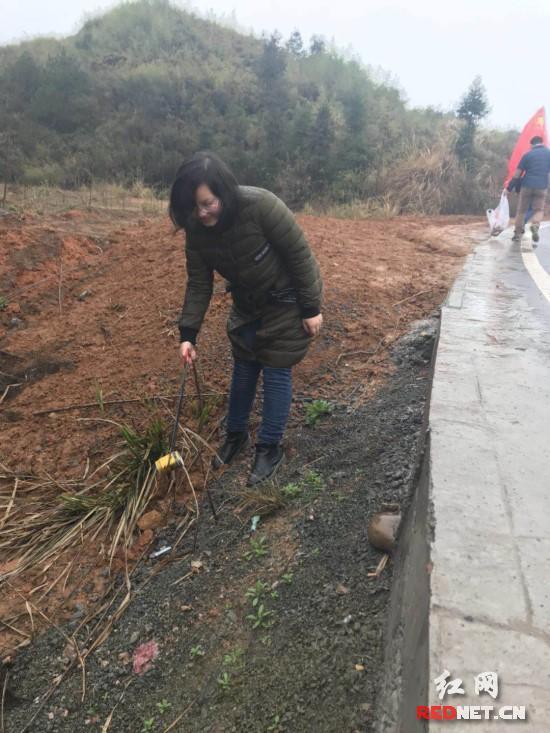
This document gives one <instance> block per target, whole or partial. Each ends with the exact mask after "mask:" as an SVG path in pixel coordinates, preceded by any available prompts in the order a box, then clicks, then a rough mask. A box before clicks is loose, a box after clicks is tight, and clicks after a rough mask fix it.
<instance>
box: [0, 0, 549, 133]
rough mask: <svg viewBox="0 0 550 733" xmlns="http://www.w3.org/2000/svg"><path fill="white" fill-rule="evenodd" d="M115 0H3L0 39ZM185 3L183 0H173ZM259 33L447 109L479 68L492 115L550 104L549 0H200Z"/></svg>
mask: <svg viewBox="0 0 550 733" xmlns="http://www.w3.org/2000/svg"><path fill="white" fill-rule="evenodd" d="M114 4H116V3H114V2H112V0H46V2H45V1H44V0H18V1H17V2H16V1H15V0H10V1H9V2H8V0H0V44H4V43H8V42H11V41H14V40H19V39H22V38H30V37H33V36H36V35H48V34H62V35H65V34H69V33H73V32H75V31H76V30H77V29H78V27H79V25H80V24H81V23H82V21H83V19H84V18H85V17H86V16H88V15H89V14H95V13H97V12H98V11H100V10H101V9H104V8H108V7H110V6H112V5H114ZM179 4H183V3H181V2H180V3H179ZM195 7H196V8H197V9H198V10H199V11H200V12H201V13H202V14H205V13H207V12H208V11H209V10H212V11H213V12H214V13H215V14H217V15H218V16H226V17H229V16H230V15H231V14H232V13H234V15H235V17H236V20H237V22H238V23H239V25H240V26H242V27H243V28H245V29H252V30H254V31H255V32H256V33H261V32H262V31H267V32H271V31H274V30H276V29H277V30H279V31H280V32H281V33H282V34H283V36H284V37H287V36H288V35H289V34H290V33H291V31H292V30H294V29H298V30H299V31H300V32H301V33H302V36H303V37H304V39H309V38H310V37H311V36H312V35H313V34H319V35H323V36H325V37H326V38H328V39H333V40H334V41H335V43H336V45H337V46H338V47H340V48H343V49H348V48H351V49H352V50H353V51H354V52H355V53H356V55H357V56H359V57H360V58H361V60H362V61H363V62H364V63H366V64H369V65H371V66H375V67H377V66H380V67H383V68H384V69H385V70H386V71H388V72H390V73H391V74H392V75H393V76H394V77H395V79H396V80H397V81H398V83H399V86H400V87H401V88H402V89H403V91H404V92H405V94H406V97H407V98H408V100H409V102H410V104H411V105H415V106H426V105H431V106H434V107H441V108H443V109H448V108H450V107H453V106H454V105H456V102H457V100H459V99H460V96H461V95H462V94H463V92H464V91H465V90H466V89H467V87H468V86H469V84H470V82H471V81H472V79H473V78H474V77H475V76H476V75H478V74H479V75H481V77H482V79H483V82H484V84H485V86H486V88H487V92H488V96H489V101H490V104H491V107H492V111H491V115H490V118H489V123H490V124H493V125H495V126H498V127H507V126H516V127H521V126H522V125H523V124H524V122H526V121H527V119H528V118H529V117H530V116H531V115H532V114H533V113H534V112H535V111H536V110H537V108H538V107H540V106H542V105H546V106H547V108H548V110H549V112H550V73H549V71H548V67H549V64H548V59H550V52H548V51H547V50H546V49H547V48H550V0H521V2H518V0H415V1H414V2H411V0H339V1H337V2H335V1H334V0H204V4H203V2H200V3H199V2H198V1H197V0H196V1H195Z"/></svg>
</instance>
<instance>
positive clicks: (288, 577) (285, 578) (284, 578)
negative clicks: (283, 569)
mask: <svg viewBox="0 0 550 733" xmlns="http://www.w3.org/2000/svg"><path fill="white" fill-rule="evenodd" d="M293 578H294V573H284V574H283V575H281V580H282V582H283V583H286V585H290V584H291V583H292V580H293Z"/></svg>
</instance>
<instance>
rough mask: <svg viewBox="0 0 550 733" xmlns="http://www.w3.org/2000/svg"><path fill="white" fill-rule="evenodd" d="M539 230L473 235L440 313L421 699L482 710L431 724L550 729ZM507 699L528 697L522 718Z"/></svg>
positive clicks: (548, 496)
mask: <svg viewBox="0 0 550 733" xmlns="http://www.w3.org/2000/svg"><path fill="white" fill-rule="evenodd" d="M541 235H542V236H541V243H540V246H539V247H538V248H537V249H536V250H534V251H533V250H531V249H530V240H529V238H527V237H526V240H525V242H524V245H523V247H522V248H521V249H520V247H519V246H518V245H517V244H513V243H512V242H511V232H506V233H504V234H503V235H501V236H500V237H499V238H497V239H494V238H493V239H489V240H488V241H486V242H484V243H482V244H480V245H479V246H478V247H477V249H476V250H475V252H474V253H473V254H472V255H471V256H470V257H469V259H468V262H467V264H466V266H465V268H464V271H463V273H462V274H461V276H460V277H459V278H458V280H457V282H456V283H455V285H454V287H453V289H452V291H451V293H450V295H449V298H448V301H447V304H446V305H445V307H444V308H443V311H442V323H441V335H440V341H439V346H438V351H437V357H436V364H435V374H434V383H433V392H432V402H431V407H430V431H431V458H430V463H431V465H430V473H431V489H430V498H431V504H432V510H433V517H432V522H433V532H434V534H433V538H432V540H431V547H430V549H431V564H430V568H431V578H430V580H431V599H430V619H429V621H430V631H429V643H430V650H429V697H430V704H432V705H450V706H455V707H456V706H466V705H472V706H477V707H479V708H481V706H483V708H484V709H480V710H474V711H473V713H472V714H473V715H474V716H475V717H476V718H477V717H478V716H480V717H481V720H478V721H477V722H476V723H473V721H467V720H462V721H454V720H453V721H449V722H448V723H446V722H443V721H435V720H434V721H431V722H430V724H429V730H430V732H431V731H447V730H448V731H460V730H462V729H464V730H469V729H470V728H471V729H472V730H475V731H477V733H485V732H490V731H492V732H495V733H497V732H499V731H502V730H508V729H511V730H514V729H517V730H522V731H529V733H544V731H550V227H546V228H544V229H543V230H542V231H541ZM522 249H523V251H522ZM487 672H491V673H494V674H495V675H496V677H497V682H498V696H497V697H496V699H495V697H494V692H495V689H494V684H493V687H491V684H487V679H488V680H489V683H490V682H491V679H490V678H487V679H486V680H485V683H486V684H485V687H487V688H490V689H488V690H485V691H484V692H483V691H480V690H479V689H478V690H476V678H477V681H478V683H479V682H482V680H481V679H480V678H479V677H478V675H480V673H487ZM436 679H438V683H436V682H434V680H436ZM455 680H460V681H461V682H460V683H455V684H452V683H453V681H455ZM492 681H493V683H494V681H495V680H494V679H493V680H492ZM450 683H451V686H450V687H449V684H450ZM482 686H483V685H482ZM459 690H463V694H461V693H460V692H459ZM442 693H444V694H443V695H442ZM504 706H525V707H526V713H527V722H523V723H522V722H519V721H513V720H504V719H502V718H501V717H499V716H501V715H503V714H505V715H512V714H514V711H513V710H509V709H504ZM489 708H491V709H489ZM470 712H472V711H470ZM515 712H516V713H517V711H515ZM447 714H452V711H451V712H448V711H447ZM497 718H498V719H497ZM469 722H470V727H469V726H468V723H469Z"/></svg>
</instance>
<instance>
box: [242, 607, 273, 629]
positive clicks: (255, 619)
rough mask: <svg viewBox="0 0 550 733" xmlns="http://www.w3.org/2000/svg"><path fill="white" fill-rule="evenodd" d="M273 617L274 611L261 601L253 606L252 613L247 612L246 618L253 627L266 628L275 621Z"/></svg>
mask: <svg viewBox="0 0 550 733" xmlns="http://www.w3.org/2000/svg"><path fill="white" fill-rule="evenodd" d="M274 617H275V611H270V610H269V609H268V608H266V607H265V606H264V604H263V603H260V605H259V606H257V607H256V608H255V610H254V613H249V614H248V615H247V617H246V618H247V620H248V621H250V623H251V624H252V628H253V629H260V628H262V629H268V628H269V627H270V626H273V624H274V623H275V618H274Z"/></svg>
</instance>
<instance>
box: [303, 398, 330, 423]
mask: <svg viewBox="0 0 550 733" xmlns="http://www.w3.org/2000/svg"><path fill="white" fill-rule="evenodd" d="M331 414H332V405H331V403H330V402H327V400H314V401H313V402H310V403H309V404H308V405H307V406H306V418H305V422H306V425H308V426H309V427H313V426H314V425H317V423H318V422H319V420H320V419H321V418H322V417H325V416H326V415H331Z"/></svg>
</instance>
